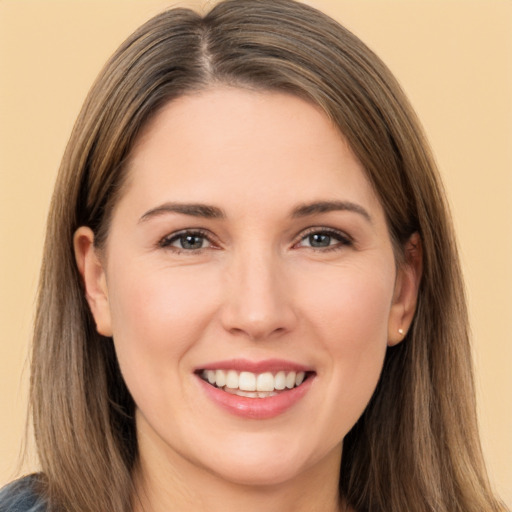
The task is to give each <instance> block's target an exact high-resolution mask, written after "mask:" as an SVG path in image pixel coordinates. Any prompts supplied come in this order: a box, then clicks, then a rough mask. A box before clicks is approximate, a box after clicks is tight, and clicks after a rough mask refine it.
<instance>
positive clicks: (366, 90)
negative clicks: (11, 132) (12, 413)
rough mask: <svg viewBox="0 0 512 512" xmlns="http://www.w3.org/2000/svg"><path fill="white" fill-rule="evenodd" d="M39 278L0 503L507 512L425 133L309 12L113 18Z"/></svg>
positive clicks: (351, 47) (373, 71)
mask: <svg viewBox="0 0 512 512" xmlns="http://www.w3.org/2000/svg"><path fill="white" fill-rule="evenodd" d="M41 276H42V277H41V285H40V293H39V303H38V313H37V318H36V327H35V336H34V352H33V367H32V407H33V418H34V428H35V434H36V440H37V445H38V450H39V456H40V460H41V466H42V473H41V474H40V475H36V476H34V477H32V478H31V479H30V480H23V481H21V482H18V483H16V484H13V486H11V487H10V488H9V489H7V490H6V491H4V497H3V500H4V504H5V506H7V507H10V508H7V510H10V509H12V510H17V509H16V508H14V507H16V506H17V507H18V509H21V510H31V507H32V509H34V510H36V509H37V510H69V511H71V510H72V511H86V510H116V511H118V510H119V511H124V510H134V511H142V510H145V511H158V510H201V509H206V508H208V509H209V510H216V509H217V508H219V509H220V508H221V507H222V509H223V510H226V509H227V510H229V509H231V508H235V507H237V508H242V509H244V510H253V509H254V510H256V509H257V510H261V509H268V510H278V509H279V510H282V509H284V510H287V509H290V510H291V509H292V508H293V509H294V510H299V511H300V510H322V511H331V510H351V511H366V510H371V511H379V510H381V511H384V510H386V511H387V510H393V511H406V510H407V511H413V510H418V511H420V510H421V511H423V510H425V511H426V510H436V511H443V510H444V511H456V510H460V511H471V510H474V511H477V510H478V511H481V510H504V508H503V507H502V506H501V505H500V504H499V502H498V501H497V500H496V499H495V498H494V497H493V496H492V493H491V491H490V488H489V484H488V482H487V478H486V475H485V469H484V465H483V461H482V456H481V452H480V446H479V441H478V437H477V427H476V418H475V407H474V398H473V396H474V391H473V384H472V374H471V364H470V353H469V346H468V341H467V317H466V311H465V307H464V296H463V292H462V284H461V277H460V270H459V266H458V261H457V256H456V249H455V244H454V242H453V234H452V228H451V225H450V223H449V220H448V214H447V211H446V206H445V204H444V199H443V194H442V189H441V186H440V184H439V179H438V177H437V173H436V171H435V166H434V164H433V160H432V157H431V155H430V154H429V151H428V146H427V144H426V142H425V140H424V138H423V135H422V133H421V129H420V128H419V125H418V122H417V120H416V118H415V116H414V114H413V112H412V110H411V109H410V107H409V105H408V103H407V100H406V99H405V97H404V96H403V93H402V92H401V90H400V88H399V87H398V85H397V84H396V82H395V80H394V78H393V77H392V76H391V74H390V73H389V71H388V70H387V68H386V67H385V66H384V65H383V64H382V63H381V62H380V60H379V59H378V58H377V57H376V56H375V55H374V54H373V53H371V52H370V51H369V50H368V49H367V48H366V47H365V46H364V45H363V44H362V43H361V42H360V41H359V40H357V39H356V38H355V37H354V36H353V35H352V34H350V33H349V32H347V31H346V30H345V29H343V28H342V27H340V26H339V25H338V24H336V23H335V22H334V21H332V20H330V19H329V18H327V17H326V16H324V15H322V14H321V13H319V12H317V11H315V10H314V9H311V8H309V7H307V6H304V5H301V4H297V3H295V2H291V1H288V0H279V1H270V0H269V1H266V0H263V1H254V0H247V1H246V0H242V1H240V0H237V1H228V2H223V3H221V4H219V5H218V6H216V7H215V8H213V9H212V11H211V12H210V13H209V14H207V15H206V16H205V17H204V18H201V17H200V16H198V15H197V14H194V13H192V12H191V11H187V10H170V11H168V12H166V13H163V14H161V15H159V16H157V17H155V18H153V19H152V20H150V21H149V22H148V23H146V24H145V25H144V26H142V27H141V28H140V29H139V30H138V31H137V32H136V33H135V34H134V35H133V36H131V37H130V38H129V39H128V40H127V41H126V42H125V43H124V44H123V45H122V46H121V48H120V49H119V50H118V51H117V52H116V54H115V55H114V56H113V57H112V59H111V60H110V61H109V63H107V65H106V67H105V69H104V70H103V72H102V73H101V75H100V77H99V78H98V80H97V82H96V84H95V85H94V86H93V88H92V90H91V92H90V94H89V96H88V98H87V100H86V102H85V105H84V107H83V109H82V112H81V114H80V116H79V119H78V121H77V123H76V126H75V129H74V131H73V134H72V137H71V140H70V142H69V144H68V148H67V150H66V153H65V155H64V158H63V162H62V166H61V170H60V174H59V178H58V182H57V186H56V190H55V195H54V198H53V202H52V208H51V212H50V217H49V222H48V233H47V238H46V246H45V259H44V262H43V268H42V274H41ZM63 283H66V286H63ZM48 404H50V405H51V406H50V407H49V406H48ZM20 488H21V489H22V492H18V491H19V489H20ZM16 501H17V502H18V505H13V503H14V502H16ZM20 501H24V505H20V504H19V502H20ZM0 503H2V502H1V501H0ZM20 507H24V508H20Z"/></svg>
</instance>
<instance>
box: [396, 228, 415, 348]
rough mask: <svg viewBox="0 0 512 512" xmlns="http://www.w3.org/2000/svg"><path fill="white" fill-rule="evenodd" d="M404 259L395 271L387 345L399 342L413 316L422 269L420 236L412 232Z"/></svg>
mask: <svg viewBox="0 0 512 512" xmlns="http://www.w3.org/2000/svg"><path fill="white" fill-rule="evenodd" d="M404 259H405V261H404V262H403V263H402V264H401V265H400V267H399V268H398V271H397V277H396V282H395V290H394V294H393V303H392V305H391V310H390V314H389V321H388V346H394V345H397V344H398V343H400V342H401V341H402V340H403V339H404V337H405V335H406V334H407V331H408V330H409V327H410V325H411V323H412V319H413V317H414V312H415V311H416V303H417V300H418V291H419V287H420V282H421V274H422V270H423V251H422V246H421V238H420V236H419V234H418V233H414V234H413V235H412V236H411V238H409V240H408V241H407V243H406V244H405V248H404Z"/></svg>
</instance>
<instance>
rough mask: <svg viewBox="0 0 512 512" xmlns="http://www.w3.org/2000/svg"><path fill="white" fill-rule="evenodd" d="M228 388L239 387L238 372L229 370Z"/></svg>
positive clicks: (227, 376) (227, 377)
mask: <svg viewBox="0 0 512 512" xmlns="http://www.w3.org/2000/svg"><path fill="white" fill-rule="evenodd" d="M226 386H227V387H228V388H232V389H236V388H237V387H238V372H236V371H235V370H229V371H228V373H227V375H226Z"/></svg>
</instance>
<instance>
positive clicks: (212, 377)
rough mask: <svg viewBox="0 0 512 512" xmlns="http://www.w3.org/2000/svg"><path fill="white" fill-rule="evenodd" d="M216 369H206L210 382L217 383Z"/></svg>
mask: <svg viewBox="0 0 512 512" xmlns="http://www.w3.org/2000/svg"><path fill="white" fill-rule="evenodd" d="M215 377H216V375H215V371H214V370H207V371H206V378H207V379H208V382H209V383H210V384H215Z"/></svg>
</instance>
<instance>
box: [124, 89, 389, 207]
mask: <svg viewBox="0 0 512 512" xmlns="http://www.w3.org/2000/svg"><path fill="white" fill-rule="evenodd" d="M127 172H128V179H127V182H126V189H125V192H126V194H125V195H128V196H130V195H131V196H135V195H138V196H139V199H140V201H145V202H146V203H149V202H151V201H152V202H155V203H156V202H158V201H165V200H167V201H168V200H187V201H196V202H207V203H209V204H211V203H212V202H213V203H215V201H217V200H218V201H220V202H223V203H226V202H227V203H229V204H231V203H233V204H237V205H238V206H241V205H249V204H250V205H252V206H253V207H254V208H258V207H259V208H265V209H266V210H268V209H269V207H270V205H280V206H282V207H286V205H287V203H290V205H291V203H292V202H294V203H300V202H308V201H310V200H312V199H322V200H323V199H338V200H339V199H342V200H343V199H358V201H360V202H363V203H366V205H367V206H370V207H372V208H379V204H378V201H377V198H376V196H375V194H374V192H373V189H372V187H371V185H370V184H369V181H368V179H367V178H366V173H365V171H364V169H363V167H362V165H361V164H360V163H359V161H358V160H357V159H356V158H355V156H354V154H353V152H352V151H351V149H350V147H349V145H348V144H347V142H346V141H345V139H344V138H343V136H342V135H341V133H340V132H339V130H338V128H337V127H336V126H335V125H334V124H333V123H332V122H331V121H330V120H329V119H328V118H327V116H326V115H325V114H324V112H323V111H322V110H321V109H320V108H319V107H317V106H315V105H313V104H311V103H309V102H307V101H305V100H303V99H300V98H298V97H296V96H293V95H290V94H285V93H278V92H261V91H251V90H245V89H240V88H232V87H218V88H212V89H208V90H206V91H202V92H200V93H195V94H190V95H186V96H182V97H180V98H178V99H176V100H173V101H172V102H170V103H168V104H167V105H166V106H164V107H163V108H162V109H161V111H160V112H159V113H158V114H157V115H156V116H155V118H154V119H153V120H152V121H151V122H150V123H149V124H148V126H147V127H146V128H145V130H144V131H143V133H142V134H141V136H140V137H139V139H138V141H137V143H136V145H135V146H134V148H133V151H132V155H131V158H130V161H129V165H128V169H127ZM134 192H137V194H134ZM344 195H348V196H351V197H340V196H344ZM328 196H331V197H328ZM132 199H136V197H132ZM229 204H228V205H227V206H229ZM221 206H223V205H221Z"/></svg>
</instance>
